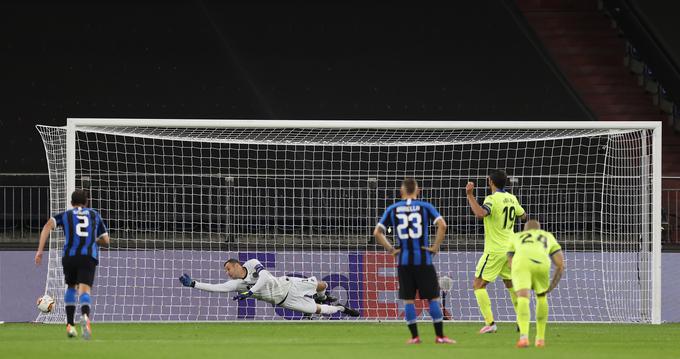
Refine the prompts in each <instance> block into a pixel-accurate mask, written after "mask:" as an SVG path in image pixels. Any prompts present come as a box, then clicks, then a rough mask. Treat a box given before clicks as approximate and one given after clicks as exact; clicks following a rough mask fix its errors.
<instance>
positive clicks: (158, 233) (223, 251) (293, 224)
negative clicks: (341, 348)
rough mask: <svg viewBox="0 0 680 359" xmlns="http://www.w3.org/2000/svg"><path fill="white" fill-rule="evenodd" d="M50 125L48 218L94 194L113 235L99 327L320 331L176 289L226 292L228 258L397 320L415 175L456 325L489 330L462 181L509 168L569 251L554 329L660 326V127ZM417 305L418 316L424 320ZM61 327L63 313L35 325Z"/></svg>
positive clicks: (268, 310)
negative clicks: (403, 223) (437, 241)
mask: <svg viewBox="0 0 680 359" xmlns="http://www.w3.org/2000/svg"><path fill="white" fill-rule="evenodd" d="M38 129H39V131H40V133H41V135H42V137H43V141H44V144H45V150H46V155H47V160H48V166H49V173H50V181H51V206H52V208H51V209H52V212H53V213H57V212H60V211H63V210H64V209H66V208H68V203H67V199H68V198H69V195H70V193H71V192H72V191H73V190H74V189H75V188H84V189H86V190H87V191H89V193H90V196H91V202H90V205H91V207H93V208H96V209H98V210H99V211H100V212H101V214H102V217H103V218H104V220H105V221H106V223H107V224H108V226H109V233H110V235H111V245H110V247H109V248H108V249H105V250H102V251H101V258H100V263H99V266H98V269H97V274H96V277H95V283H94V289H93V293H94V295H93V298H94V307H93V308H94V309H93V315H94V318H95V320H97V321H214V320H284V319H319V318H318V317H316V316H312V317H311V318H310V317H306V316H304V315H302V314H300V313H295V312H292V311H288V310H284V309H282V308H275V307H272V306H271V305H268V304H266V303H263V302H256V301H255V300H251V299H248V300H244V301H238V302H235V301H232V300H231V296H230V295H224V294H219V293H208V292H202V291H199V290H196V289H192V288H185V287H182V285H181V284H180V282H179V281H178V277H179V276H180V275H181V274H182V273H189V274H191V276H192V277H193V278H195V279H196V280H199V281H202V282H211V283H218V282H223V281H226V280H227V279H228V278H227V276H226V274H225V273H224V270H223V268H222V264H223V263H224V261H225V260H227V259H229V258H236V259H239V260H241V261H245V260H247V259H249V258H257V259H259V260H260V261H261V262H262V263H263V264H264V265H265V267H266V268H267V269H268V270H269V271H271V272H272V273H273V274H274V275H276V276H280V275H288V276H316V277H317V278H318V279H322V280H324V281H326V282H328V283H329V284H330V292H331V293H332V294H333V295H335V296H338V297H339V298H340V301H341V302H342V303H347V304H348V305H349V306H351V307H354V308H356V309H358V310H359V311H360V312H361V314H362V316H361V317H360V318H359V320H366V319H368V320H390V319H393V320H398V319H400V318H403V310H402V304H401V302H400V301H399V300H398V299H397V298H398V293H397V288H398V284H397V277H396V267H395V266H396V264H395V262H394V259H393V258H392V257H391V256H389V255H387V254H386V253H385V252H384V250H383V249H382V248H381V247H379V246H377V245H376V243H375V240H374V239H373V236H372V231H373V228H374V227H375V224H376V222H377V221H378V219H379V216H380V215H381V213H382V212H383V211H384V209H385V208H386V207H387V206H389V205H390V204H392V203H394V201H395V200H396V198H397V197H398V194H399V185H400V182H401V180H402V179H403V178H404V177H406V176H411V177H415V178H416V179H417V180H418V181H419V183H420V186H421V187H422V198H424V199H425V200H427V201H430V202H431V203H433V204H434V206H435V207H437V208H438V210H439V211H440V212H441V214H442V215H443V217H444V218H445V220H446V221H447V223H448V224H449V230H448V232H447V234H446V239H445V242H444V244H443V246H442V251H441V252H440V253H439V254H438V255H436V256H435V257H434V260H433V261H434V264H435V266H436V269H437V272H438V273H439V276H440V277H444V276H446V277H450V278H451V279H452V283H453V284H452V287H451V288H450V290H448V291H446V292H444V294H445V300H446V303H445V309H446V312H447V314H450V317H451V319H453V320H461V321H481V316H480V313H479V309H478V308H477V304H476V301H475V298H474V294H473V292H472V289H471V288H472V282H473V277H474V270H475V264H476V262H477V260H478V259H479V258H480V256H481V255H482V251H483V240H484V230H483V225H482V222H481V221H480V220H477V219H475V218H474V216H473V215H472V213H471V211H470V209H469V206H468V204H467V201H466V198H465V189H464V187H465V184H466V183H467V182H468V181H473V182H475V183H476V185H477V188H478V189H477V190H476V196H477V199H478V200H479V201H480V202H481V201H482V200H483V199H484V196H486V195H488V194H490V193H489V189H488V188H487V185H486V175H487V174H488V172H489V170H490V169H505V170H506V171H507V172H508V174H509V176H510V183H509V185H508V188H507V189H508V190H509V191H510V192H512V193H514V194H515V195H516V196H517V197H518V199H519V201H520V202H521V204H522V205H523V207H524V208H525V209H526V210H527V213H528V214H529V216H530V217H531V218H535V219H538V220H539V221H541V223H542V225H543V227H544V228H545V229H547V230H549V231H551V232H553V233H554V234H555V236H556V238H557V240H558V242H559V243H560V244H561V245H562V248H563V249H564V253H565V258H566V272H565V275H564V277H563V279H562V282H561V283H560V285H559V287H558V288H557V289H556V290H555V291H554V292H553V293H551V294H550V297H549V298H550V302H551V303H550V304H551V307H550V309H551V313H550V319H551V320H552V321H565V322H570V321H578V322H590V321H593V322H659V321H660V290H659V285H660V274H659V271H660V232H659V231H660V194H659V193H660V182H659V181H660V170H659V164H660V151H659V148H660V131H661V129H660V127H659V126H658V124H656V123H653V124H651V125H650V124H646V123H591V122H588V123H583V122H574V123H557V122H554V123H514V124H510V123H470V122H458V123H456V122H404V121H390V122H376V121H374V122H370V121H369V122H347V121H344V122H343V121H314V122H304V121H297V122H295V121H235V120H193V121H192V120H136V121H135V120H111V119H69V121H68V125H67V126H66V127H61V128H54V127H45V126H39V128H38ZM518 222H519V221H518ZM519 229H520V224H519V223H518V224H517V227H516V229H515V230H516V231H517V230H519ZM433 230H434V228H433ZM63 243H64V236H63V234H62V233H61V231H60V230H57V231H54V232H53V233H52V235H51V237H50V241H49V259H48V275H47V281H46V292H47V293H49V294H50V295H52V296H53V297H55V298H57V300H58V301H59V302H61V298H63V293H64V289H65V285H64V282H63V274H62V272H61V248H62V247H63ZM488 288H489V295H490V297H491V301H492V307H493V309H494V315H495V317H496V319H497V320H499V321H514V320H515V315H514V311H513V308H512V304H511V302H510V299H509V297H508V295H507V292H506V291H505V289H504V286H503V284H502V282H501V281H500V280H499V281H498V282H495V283H491V284H490V285H489V287H488ZM417 302H418V303H417V309H418V313H419V318H420V319H424V318H429V317H428V313H427V310H426V309H425V308H426V305H425V304H424V303H422V302H420V301H417ZM64 318H65V313H64V309H63V306H62V305H57V306H56V309H55V311H54V312H52V313H49V314H41V315H39V316H38V318H37V320H38V321H42V322H59V323H62V322H64V320H65V319H64ZM323 319H345V318H341V317H340V315H339V314H337V315H335V316H332V317H324V318H323Z"/></svg>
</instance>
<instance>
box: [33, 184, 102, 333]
mask: <svg viewBox="0 0 680 359" xmlns="http://www.w3.org/2000/svg"><path fill="white" fill-rule="evenodd" d="M87 202H88V201H87V194H86V193H85V191H83V190H76V191H74V192H73V194H71V205H72V206H73V208H72V209H69V210H67V211H64V212H61V213H59V214H56V215H54V216H53V217H51V218H50V219H49V220H48V221H47V223H45V226H43V229H42V232H40V242H39V244H38V251H37V252H36V253H35V264H36V265H40V263H41V262H42V255H43V250H44V249H45V243H46V242H47V238H49V235H50V232H51V231H52V230H53V229H55V228H56V227H57V226H61V227H62V228H63V230H64V237H65V240H64V249H63V251H62V259H61V264H62V266H63V267H64V281H65V282H66V285H67V289H66V292H65V293H64V305H65V306H66V335H67V336H68V337H69V338H73V337H75V336H77V335H78V332H77V331H76V328H75V322H74V316H75V311H76V303H77V302H78V299H80V311H81V315H82V318H81V320H80V325H81V329H82V332H83V339H90V337H91V336H92V328H91V327H90V307H91V306H92V296H91V294H90V293H91V291H92V283H93V282H94V274H95V270H96V268H97V264H99V246H100V245H108V244H109V233H108V230H107V229H106V225H105V224H104V221H103V220H102V217H101V216H100V215H99V212H97V211H95V210H94V209H92V208H88V207H87ZM76 286H78V291H77V293H76Z"/></svg>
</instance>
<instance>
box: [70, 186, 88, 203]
mask: <svg viewBox="0 0 680 359" xmlns="http://www.w3.org/2000/svg"><path fill="white" fill-rule="evenodd" d="M71 205H72V206H73V207H86V206H87V192H85V190H82V189H77V190H75V191H73V193H71Z"/></svg>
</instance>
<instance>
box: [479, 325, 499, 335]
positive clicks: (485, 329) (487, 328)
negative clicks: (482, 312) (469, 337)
mask: <svg viewBox="0 0 680 359" xmlns="http://www.w3.org/2000/svg"><path fill="white" fill-rule="evenodd" d="M497 330H498V327H497V326H496V323H493V324H491V325H485V326H484V327H483V328H482V329H480V330H479V334H487V333H495V332H496V331H497Z"/></svg>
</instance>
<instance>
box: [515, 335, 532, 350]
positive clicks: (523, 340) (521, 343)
mask: <svg viewBox="0 0 680 359" xmlns="http://www.w3.org/2000/svg"><path fill="white" fill-rule="evenodd" d="M517 347H518V348H528V347H529V338H527V337H520V338H519V340H518V341H517Z"/></svg>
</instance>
